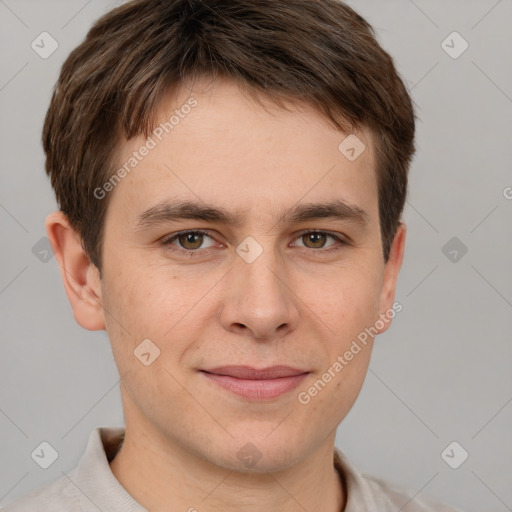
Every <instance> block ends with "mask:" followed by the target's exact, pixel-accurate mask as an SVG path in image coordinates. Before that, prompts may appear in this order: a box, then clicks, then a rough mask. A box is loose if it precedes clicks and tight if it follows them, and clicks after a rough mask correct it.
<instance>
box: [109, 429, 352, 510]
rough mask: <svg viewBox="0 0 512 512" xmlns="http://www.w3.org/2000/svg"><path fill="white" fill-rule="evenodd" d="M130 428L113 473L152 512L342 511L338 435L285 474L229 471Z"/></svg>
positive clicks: (170, 443) (172, 444)
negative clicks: (336, 456)
mask: <svg viewBox="0 0 512 512" xmlns="http://www.w3.org/2000/svg"><path fill="white" fill-rule="evenodd" d="M145 432H147V430H146V429H141V431H137V430H136V429H135V430H131V429H129V428H128V424H127V427H126V433H125V439H124V442H123V445H122V447H121V449H120V450H119V452H118V453H117V455H116V456H115V458H114V459H113V460H112V461H111V462H110V468H111V470H112V473H113V474H114V476H115V477H116V478H117V480H118V481H119V482H120V484H121V485H122V486H123V487H124V488H125V489H126V490H127V491H128V492H129V493H130V494H131V496H133V498H134V499H135V500H136V501H137V502H138V503H139V504H140V505H142V506H143V507H144V508H146V509H147V510H151V511H152V512H160V511H161V512H164V511H166V512H169V511H171V512H174V511H189V512H194V511H196V512H203V511H206V510H223V511H225V512H231V511H235V510H240V508H242V507H243V509H244V510H246V511H247V512H269V511H274V510H275V511H278V510H279V511H280V512H299V511H300V512H304V510H322V511H324V512H340V511H342V510H343V509H344V505H345V500H346V496H345V492H344V487H343V482H342V480H341V478H340V476H339V474H338V472H337V470H336V469H335V467H334V464H333V450H334V437H332V439H331V438H329V439H327V440H326V442H325V443H324V444H322V445H321V446H320V447H319V448H318V449H317V450H316V451H315V452H313V453H312V454H311V455H309V456H307V457H306V458H305V459H303V460H301V461H300V462H298V463H297V464H295V465H293V466H291V467H289V468H288V469H286V470H283V471H278V472H273V473H271V472H265V473H246V472H236V471H231V470H229V469H226V468H222V467H220V466H216V465H214V464H212V463H211V462H209V461H206V460H205V459H203V458H201V457H198V456H196V455H195V454H193V453H191V452H190V451H189V450H186V449H185V448H184V447H183V446H180V445H179V444H178V443H173V442H172V441H169V439H166V440H165V443H163V442H162V439H161V438H160V437H159V436H158V435H157V436H149V435H146V434H145Z"/></svg>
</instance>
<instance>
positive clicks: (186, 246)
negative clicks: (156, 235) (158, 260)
mask: <svg viewBox="0 0 512 512" xmlns="http://www.w3.org/2000/svg"><path fill="white" fill-rule="evenodd" d="M205 237H207V238H209V239H210V240H212V242H214V241H213V239H212V237H211V236H210V235H209V234H208V232H207V231H201V230H199V231H198V230H196V231H182V232H181V233H177V234H176V235H173V236H171V237H169V238H166V239H164V240H162V244H164V245H165V246H169V245H174V246H176V247H178V249H177V250H179V249H183V250H185V251H187V252H189V253H190V252H195V251H197V249H201V248H202V249H205V248H208V247H213V245H215V244H214V243H212V244H211V245H209V246H207V247H201V246H202V244H203V242H204V239H205ZM174 242H177V243H178V245H176V244H174ZM173 250H174V249H173Z"/></svg>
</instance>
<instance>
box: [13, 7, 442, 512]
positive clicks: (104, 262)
mask: <svg viewBox="0 0 512 512" xmlns="http://www.w3.org/2000/svg"><path fill="white" fill-rule="evenodd" d="M413 140H414V113H413V109H412V105H411V100H410V98H409V95H408V93H407V91H406V89H405V87H404V85H403V83H402V81H401V79H400V78H399V76H398V74H397V72H396V69H395V67H394V65H393V61H392V59H391V58H390V57H389V55H388V54H387V53H386V52H385V51H384V50H383V49H382V48H381V47H380V46H379V45H378V43H377V41H376V40H375V38H374V36H373V33H372V29H371V27H370V26H369V25H368V24H367V22H366V21H365V20H363V19H362V18H361V17H360V16H358V15H357V14H356V13H355V12H354V11H353V10H352V9H350V8H349V7H348V6H346V5H344V4H343V3H341V2H338V1H337V0H315V1H311V0H290V1H286V2H273V1H270V0H256V1H255V0H239V1H238V0H237V1H234V0H229V1H228V0H203V1H194V0H166V1H161V2H155V1H152V0H135V1H132V2H129V3H127V4H125V5H123V6H121V7H118V8H116V9H114V10H113V11H111V12H110V13H108V14H107V15H105V16H104V17H103V18H101V19H100V20H99V21H98V22H96V24H95V25H94V26H93V27H92V29H91V30H90V32H89V33H88V35H87V38H86V39H85V41H84V42H83V43H82V44H81V45H80V46H79V47H78V48H76V49H75V50H74V51H73V52H72V53H71V55H70V56H69V58H68V59H67V60H66V62H65V63H64V65H63V67H62V72H61V75H60V77H59V81H58V84H57V87H56V89H55V92H54V96H53V98H52V101H51V105H50V108H49V110H48V114H47V117H46V121H45V126H44V133H43V144H44V149H45V152H46V157H47V160H46V170H47V172H48V174H49V176H50V177H51V182H52V186H53V187H54V189H55V192H56V196H57V199H58V202H59V207H60V209H59V211H58V212H55V213H53V214H51V215H50V216H49V217H48V218H47V221H46V228H47V232H48V237H49V239H50V241H51V243H52V247H53V249H54V252H55V255H56V258H57V261H58V263H59V266H60V268H61V273H62V279H63V282H64V286H65V289H66V293H67V295H68V297H69V300H70V303H71V306H72V308H73V312H74V316H75V319H76V321H77V322H78V324H80V325H81V326H82V327H84V328H85V329H89V330H99V329H105V330H106V331H107V333H108V336H109V339H110V341H111V344H112V350H113V354H114V358H115V361H116V364H117V367H118V370H119V373H120V375H121V377H122V380H121V396H122V402H123V410H124V415H125V423H126V428H125V429H113V428H107V427H98V428H96V429H95V430H94V431H93V432H92V434H91V437H90V439H89V444H88V447H87V450H86V453H85V454H84V456H83V458H82V460H81V461H80V464H79V465H78V466H77V467H76V468H75V469H74V470H73V471H72V472H70V473H69V474H68V475H65V476H63V477H62V478H60V479H59V480H57V481H56V482H54V483H52V484H50V485H48V486H46V487H44V488H41V489H38V490H36V491H33V492H32V493H31V494H29V495H28V496H26V497H24V498H22V499H21V500H18V501H17V502H16V503H14V504H12V505H11V506H9V507H7V508H6V510H7V511H8V512H20V511H29V510H30V511H31V512H36V511H52V512H61V511H62V512H63V511H71V510H72V511H75V510H76V511H78V510H81V511H89V510H90V511H92V510H95V511H97V510H98V509H99V510H103V511H113V512H117V511H119V512H121V511H126V510H131V511H143V510H149V511H151V512H159V511H164V510H165V511H196V510H197V511H199V512H205V511H217V510H223V511H231V510H240V509H242V508H243V509H244V510H248V511H265V512H268V511H273V510H276V511H277V510H279V511H285V512H288V511H299V510H301V511H304V510H306V511H317V510H322V511H325V512H338V511H341V510H343V511H346V512H355V511H363V510H364V511H379V512H385V511H397V510H400V509H404V510H408V511H433V510H436V511H442V510H445V511H448V510H450V509H448V508H446V507H444V506H442V505H436V504H433V503H431V502H430V501H428V500H426V499H424V498H419V497H414V494H415V493H414V492H406V491H403V490H400V489H399V488H395V487H393V486H392V485H390V484H387V483H385V482H383V481H380V480H376V479H373V478H370V477H367V476H363V475H361V474H360V473H359V472H358V471H357V470H356V469H355V468H354V467H353V466H352V464H351V463H350V462H349V461H348V460H347V458H346V457H345V456H344V455H343V454H342V453H341V452H340V451H338V450H335V448H334V441H335V434H336V428H337V426H338V425H339V424H340V422H341V421H342V420H343V418H344V417H345V416H346V415H347V413H348V411H349V410H350V408H351V407H352V405H353V403H354V402H355V400H356V398H357V395H358V393H359V391H360V389H361V386H362V384H363V380H364V377H365V375H366V371H367V369H368V364H369V361H370V354H371V350H372V344H373V338H374V336H375V335H376V334H378V333H381V332H383V331H385V330H386V329H387V328H388V327H389V325H390V323H391V320H392V318H393V317H394V316H395V314H396V312H397V311H399V310H400V308H401V305H400V304H399V303H397V302H394V294H395V287H396V283H397V278H398V274H399V270H400V266H401V263H402V257H403V253H404V244H405V232H406V228H405V225H404V224H403V223H402V222H401V220H400V216H401V213H402V209H403V205H404V201H405V194H406V191H407V172H408V168H409V165H410V161H411V158H412V155H413V152H414V146H413Z"/></svg>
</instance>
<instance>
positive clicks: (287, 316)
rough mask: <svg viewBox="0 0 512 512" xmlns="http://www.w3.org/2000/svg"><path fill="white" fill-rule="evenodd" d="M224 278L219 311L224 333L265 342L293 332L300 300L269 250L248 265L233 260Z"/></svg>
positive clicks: (283, 270) (240, 259)
mask: <svg viewBox="0 0 512 512" xmlns="http://www.w3.org/2000/svg"><path fill="white" fill-rule="evenodd" d="M226 278H227V284H226V287H225V295H224V297H223V299H224V300H223V305H222V311H221V322H222V324H223V327H224V328H225V329H226V330H228V331H230V332H235V333H237V334H242V335H243V334H245V335H247V336H250V337H252V338H254V339H257V340H259V341H268V340H276V339H277V338H282V337H284V336H285V335H286V334H288V333H290V332H292V331H293V330H295V329H296V327H297V324H298V320H299V309H298V304H299V303H300V300H299V298H298V297H297V295H296V294H295V293H294V292H293V288H294V286H293V283H292V282H291V281H292V279H291V277H290V273H289V271H287V270H286V269H285V267H284V265H283V262H282V261H281V260H280V259H279V258H276V256H275V254H274V252H273V251H272V250H270V249H266V250H264V251H263V253H262V254H261V255H260V256H259V257H258V258H257V259H256V260H255V261H253V262H252V263H247V262H246V261H244V260H243V259H242V258H237V260H236V261H235V262H234V268H233V269H232V270H231V271H230V272H229V273H228V275H227V276H226Z"/></svg>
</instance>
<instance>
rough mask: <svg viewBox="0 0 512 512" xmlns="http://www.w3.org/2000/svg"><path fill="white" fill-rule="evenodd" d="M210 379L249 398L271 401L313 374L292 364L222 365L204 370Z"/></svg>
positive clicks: (204, 373)
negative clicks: (263, 366)
mask: <svg viewBox="0 0 512 512" xmlns="http://www.w3.org/2000/svg"><path fill="white" fill-rule="evenodd" d="M201 372H202V373H203V375H205V376H206V377H207V378H208V379H209V380H210V381H212V382H214V383H216V384H217V385H219V386H220V387H222V388H224V389H226V390H228V391H231V392H232V393H234V394H236V395H239V396H241V397H243V398H246V399H248V400H256V401H258V400H271V399H273V398H277V397H278V396H281V395H283V394H285V393H288V392H289V391H291V390H292V389H295V388H296V387H297V386H298V385H299V384H300V383H301V382H302V380H303V379H304V378H305V377H306V376H307V375H308V374H309V371H307V370H301V369H298V368H292V367H291V366H284V365H279V366H269V367H267V368H261V369H257V368H252V367H250V366H220V367H216V368H212V369H209V370H201Z"/></svg>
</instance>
